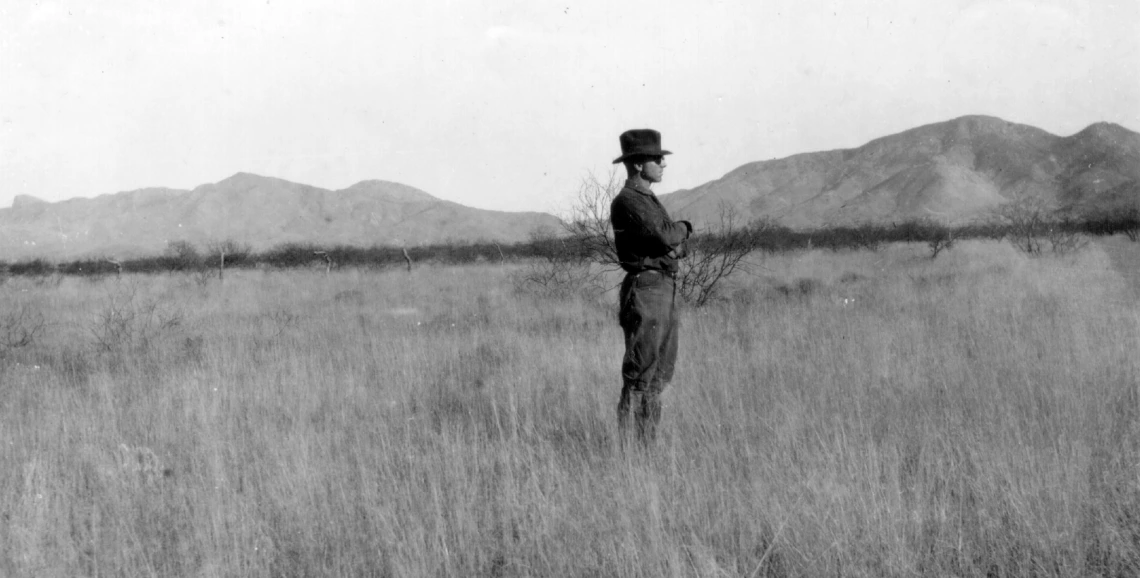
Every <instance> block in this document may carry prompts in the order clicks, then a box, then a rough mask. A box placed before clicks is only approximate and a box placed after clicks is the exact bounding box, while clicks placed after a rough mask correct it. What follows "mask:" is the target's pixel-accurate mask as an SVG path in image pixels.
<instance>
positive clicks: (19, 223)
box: [0, 173, 559, 260]
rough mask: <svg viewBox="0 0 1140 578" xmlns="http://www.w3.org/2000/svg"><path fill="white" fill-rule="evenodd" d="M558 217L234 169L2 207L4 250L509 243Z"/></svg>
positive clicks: (386, 187)
mask: <svg viewBox="0 0 1140 578" xmlns="http://www.w3.org/2000/svg"><path fill="white" fill-rule="evenodd" d="M558 226H559V221H558V220H557V219H556V218H554V217H552V216H550V215H547V214H544V213H510V212H503V211H486V210H481V209H473V208H471V207H466V206H463V205H460V204H458V203H452V202H449V201H443V200H440V199H437V198H435V197H433V196H431V195H429V194H427V193H425V192H423V191H420V190H418V189H414V188H412V187H409V186H406V185H401V184H399V183H391V182H386V181H363V182H360V183H357V184H355V185H353V186H351V187H349V188H347V189H343V190H339V191H330V190H326V189H321V188H318V187H312V186H309V185H304V184H299V183H292V182H289V181H285V180H282V179H276V178H270V177H262V176H257V175H252V174H248V173H238V174H236V175H234V176H232V177H230V178H228V179H225V180H223V181H221V182H218V183H214V184H206V185H201V186H199V187H197V188H195V189H194V190H191V191H185V190H176V189H161V188H154V189H140V190H137V191H130V192H124V193H117V194H113V195H102V196H99V197H96V198H94V199H71V200H68V201H63V202H59V203H46V202H43V201H40V200H38V199H35V198H32V197H27V196H21V197H17V198H16V200H15V202H13V206H12V207H11V208H9V209H0V259H9V260H11V259H19V258H25V257H32V256H42V257H47V258H53V259H59V258H74V257H79V256H112V255H114V256H120V257H125V256H134V255H148V254H150V255H152V254H158V253H160V252H162V251H163V250H164V249H165V248H166V246H167V243H168V242H170V241H189V242H191V243H195V244H199V245H200V244H204V243H208V242H211V241H220V240H225V239H233V240H236V241H239V242H242V243H248V244H250V245H251V246H253V247H254V249H266V248H269V247H271V246H274V245H278V244H281V243H287V242H312V243H319V244H322V245H332V244H347V245H364V246H367V245H373V244H392V245H399V244H407V245H419V244H427V243H440V242H448V241H456V242H467V241H480V240H485V241H500V242H513V241H521V240H525V239H526V238H527V236H528V234H529V233H530V231H531V230H533V229H535V228H538V227H551V228H555V229H557V228H558Z"/></svg>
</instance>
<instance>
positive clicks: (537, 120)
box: [0, 0, 1140, 211]
mask: <svg viewBox="0 0 1140 578" xmlns="http://www.w3.org/2000/svg"><path fill="white" fill-rule="evenodd" d="M334 6H335V7H334ZM619 6H620V7H619ZM965 114H988V115H993V116H998V117H1001V118H1004V119H1006V120H1009V121H1013V122H1021V123H1026V124H1031V125H1034V126H1038V127H1040V128H1043V129H1045V130H1048V131H1050V132H1053V133H1055V134H1060V135H1068V134H1072V133H1074V132H1076V131H1078V130H1080V129H1081V128H1084V127H1085V126H1086V125H1088V124H1090V123H1092V122H1096V121H1100V120H1105V121H1110V122H1115V123H1118V124H1122V125H1124V126H1126V127H1128V128H1130V129H1132V130H1140V0H1121V1H1112V0H1097V1H1092V0H1088V1H1070V2H1066V1H1060V0H1053V1H1050V0H1040V1H1030V0H1008V1H1003V0H992V1H986V0H939V1H930V0H914V1H902V0H888V1H883V0H855V1H851V0H848V1H830V0H806V1H805V0H776V1H771V0H769V1H757V0H724V1H720V2H717V1H715V0H704V1H701V2H680V1H674V0H656V1H652V2H648V1H640V0H635V1H628V0H627V1H623V2H612V1H610V0H588V1H578V0H562V1H560V2H547V1H535V0H517V1H506V0H500V1H483V2H460V1H446V0H428V1H408V2H404V1H400V2H390V1H387V2H375V1H360V2H339V3H337V2H329V1H321V2H317V1H313V2H300V1H297V0H257V1H246V0H207V1H199V2H177V3H176V2H155V1H153V0H139V1H135V0H100V1H99V2H92V1H90V0H88V1H40V2H33V1H30V0H0V207H7V206H9V205H10V203H11V199H12V197H14V196H15V195H17V194H30V195H34V196H37V197H40V198H43V199H46V200H52V201H55V200H63V199H66V198H71V197H77V196H95V195H98V194H104V193H113V192H119V191H124V190H132V189H137V188H142V187H149V186H169V187H175V188H192V187H194V186H197V185H199V184H203V183H208V182H216V181H219V180H221V179H224V178H226V177H228V176H230V175H231V174H233V173H235V172H238V171H245V172H252V173H257V174H261V175H267V176H275V177H280V178H284V179H288V180H291V181H296V182H301V183H306V184H311V185H316V186H319V187H325V188H329V189H338V188H343V187H347V186H349V185H351V184H353V183H355V182H358V181H361V180H365V179H384V180H391V181H397V182H401V183H405V184H408V185H411V186H414V187H418V188H420V189H423V190H425V191H427V192H428V193H431V194H432V195H435V196H437V197H440V198H444V199H448V200H453V201H457V202H460V203H463V204H466V205H470V206H475V207H480V208H489V209H503V210H545V211H557V210H560V209H562V208H564V207H565V206H566V205H567V204H568V203H569V199H570V197H571V196H572V194H573V192H574V191H575V189H576V186H577V184H578V182H579V180H580V179H581V178H582V176H583V175H584V174H585V173H586V172H587V171H594V172H596V173H601V174H604V173H605V172H606V171H608V170H609V169H610V167H611V165H610V161H611V160H612V159H613V158H615V157H617V156H618V154H620V150H619V147H618V140H617V137H618V134H619V133H621V132H622V131H623V130H625V129H628V128H642V127H651V128H656V129H658V130H660V131H662V133H663V135H664V138H663V140H664V146H665V148H668V149H670V150H672V151H673V152H674V155H673V156H671V157H670V158H669V168H668V169H667V170H666V175H665V182H663V183H662V184H661V185H659V186H658V187H657V190H658V192H669V191H672V190H676V189H679V188H690V187H693V186H696V185H699V184H701V183H704V182H707V181H709V180H712V179H715V178H718V177H720V176H721V175H723V174H724V173H726V172H728V171H730V170H732V169H733V168H736V167H737V166H740V165H741V164H744V163H747V162H751V161H756V160H763V159H770V158H779V157H784V156H788V155H791V154H795V153H800V152H809V151H816V150H826V149H835V148H846V147H852V146H858V145H860V144H863V143H864V142H866V141H868V140H870V139H872V138H876V137H879V136H883V135H886V134H890V133H894V132H898V131H900V130H905V129H907V128H911V127H914V126H918V125H920V124H926V123H931V122H938V121H943V120H947V119H950V118H953V117H956V116H961V115H965Z"/></svg>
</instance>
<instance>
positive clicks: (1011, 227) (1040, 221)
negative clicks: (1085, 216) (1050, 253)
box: [995, 195, 1054, 255]
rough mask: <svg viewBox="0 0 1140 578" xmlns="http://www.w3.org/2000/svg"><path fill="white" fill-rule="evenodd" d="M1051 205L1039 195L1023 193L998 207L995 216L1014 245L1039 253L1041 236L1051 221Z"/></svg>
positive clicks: (1029, 251)
mask: <svg viewBox="0 0 1140 578" xmlns="http://www.w3.org/2000/svg"><path fill="white" fill-rule="evenodd" d="M1053 213H1054V210H1053V207H1052V206H1050V205H1049V204H1048V203H1046V202H1045V201H1044V200H1043V199H1041V198H1040V197H1036V196H1032V195H1024V196H1021V197H1018V198H1016V199H1014V200H1013V201H1010V202H1008V203H1006V204H1004V205H1002V206H1001V207H998V209H997V212H996V213H995V216H996V217H997V218H998V220H999V221H1000V222H1001V224H1002V225H1004V226H1005V229H1006V231H1007V234H1008V235H1009V237H1010V240H1011V241H1012V242H1013V244H1014V246H1016V247H1017V248H1019V249H1021V250H1022V251H1025V252H1026V253H1029V254H1030V255H1039V254H1041V238H1042V237H1044V236H1045V234H1046V233H1047V232H1048V230H1049V228H1050V226H1051V225H1052V221H1053Z"/></svg>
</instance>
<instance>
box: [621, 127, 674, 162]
mask: <svg viewBox="0 0 1140 578" xmlns="http://www.w3.org/2000/svg"><path fill="white" fill-rule="evenodd" d="M618 141H620V142H621V156H620V157H618V158H616V159H614V164H615V165H616V164H618V163H620V162H622V161H624V160H626V159H628V158H632V157H642V156H646V157H659V156H664V155H671V154H673V153H671V152H669V151H666V150H661V133H659V132H657V131H655V130H653V129H651V128H635V129H633V130H627V131H625V132H623V133H621V136H620V137H618Z"/></svg>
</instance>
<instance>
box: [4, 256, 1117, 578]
mask: <svg viewBox="0 0 1140 578" xmlns="http://www.w3.org/2000/svg"><path fill="white" fill-rule="evenodd" d="M1121 247H1123V249H1121V250H1124V251H1127V250H1128V248H1129V247H1128V246H1127V245H1121ZM1131 250H1132V251H1137V250H1140V248H1138V247H1136V246H1135V244H1132V246H1131ZM1114 259H1115V260H1114ZM1114 262H1119V257H1113V258H1110V256H1109V254H1108V253H1106V252H1105V250H1104V248H1102V247H1101V246H1099V245H1095V244H1094V245H1091V246H1089V247H1087V248H1085V249H1084V250H1083V251H1081V252H1080V253H1078V254H1075V255H1070V256H1066V257H1052V256H1048V257H1041V258H1029V257H1026V256H1025V255H1023V254H1021V253H1018V252H1017V251H1015V250H1014V249H1013V248H1011V247H1010V246H1009V245H1007V244H1000V243H982V242H963V243H960V244H959V245H958V246H956V247H955V248H954V249H953V250H951V251H950V252H949V253H944V254H942V255H940V256H939V257H938V259H936V260H933V261H932V260H931V259H930V258H929V254H928V253H927V251H926V250H925V247H922V246H904V245H897V246H890V247H886V248H884V249H882V250H879V251H876V252H853V253H831V252H820V251H814V252H801V253H796V254H788V255H778V256H756V257H755V258H754V259H753V262H752V264H751V267H750V269H749V273H747V274H742V275H740V276H738V277H736V278H734V279H733V280H732V284H731V285H730V286H728V287H726V288H725V291H724V292H723V295H724V298H723V299H721V300H719V301H718V302H716V303H714V304H713V305H710V306H708V307H705V308H701V309H690V310H685V311H684V314H683V315H684V317H683V329H682V331H683V334H682V351H681V356H680V361H679V365H678V374H677V377H676V379H675V381H674V383H673V384H672V385H671V386H670V389H669V390H668V392H667V394H666V399H665V403H666V409H665V418H664V421H663V431H662V432H661V436H660V438H659V439H658V442H657V444H656V446H655V447H653V448H650V449H648V450H644V451H643V450H636V451H632V450H627V451H622V450H621V449H620V448H619V445H618V443H617V442H616V440H615V437H614V436H615V423H614V422H615V419H614V405H615V404H616V401H617V394H618V391H619V388H620V379H619V377H618V368H619V365H620V360H621V354H622V351H621V347H622V345H621V332H620V329H619V328H618V326H617V322H616V305H615V301H616V298H615V297H614V295H613V294H612V292H611V293H609V294H604V295H593V294H586V295H581V296H574V297H572V298H569V299H554V298H550V297H539V296H535V295H531V294H528V293H526V292H520V291H518V290H517V289H516V288H515V284H514V283H513V281H512V280H513V279H515V278H516V276H517V274H518V272H519V271H520V270H521V269H522V268H524V267H525V265H523V264H513V265H507V266H500V265H483V266H470V267H452V268H442V267H440V268H432V267H424V268H420V269H417V270H415V271H414V272H412V273H410V274H409V273H405V272H403V271H388V272H370V271H363V270H359V271H358V270H349V271H339V272H338V271H334V272H333V273H332V274H331V275H330V276H326V275H325V274H324V271H323V270H322V271H319V272H317V271H291V272H263V271H234V272H230V273H227V276H226V279H225V283H224V284H219V283H218V282H217V281H216V280H214V281H213V282H212V283H209V284H205V285H203V284H200V283H198V282H197V281H196V280H195V279H193V278H191V277H189V276H180V275H168V276H130V275H125V276H123V277H122V278H120V279H116V278H114V277H110V278H106V279H104V280H102V281H94V282H93V281H87V280H81V279H75V278H66V279H63V280H62V282H60V283H58V284H57V283H50V282H49V283H42V282H41V283H38V284H37V283H36V282H33V281H30V280H27V279H15V278H13V279H9V280H7V281H6V282H5V283H3V284H2V285H0V323H5V322H6V323H7V324H8V327H7V329H14V327H13V326H14V325H24V326H26V325H28V324H34V323H35V322H36V320H37V319H38V316H40V315H42V317H43V319H44V322H45V324H44V327H43V329H42V331H40V332H39V333H37V334H35V336H34V337H35V340H34V342H33V343H31V344H30V345H27V346H24V347H18V348H16V347H5V346H4V345H3V342H0V440H3V442H2V445H0V575H3V576H37V577H39V576H201V577H214V576H243V577H244V576H1136V575H1138V574H1140V353H1138V352H1140V304H1138V302H1137V299H1138V293H1137V291H1136V289H1135V287H1132V286H1130V281H1129V280H1128V279H1129V277H1128V276H1127V275H1122V274H1121V272H1120V270H1119V267H1118V266H1114ZM613 281H614V282H616V278H615V279H614V280H613ZM5 312H8V314H7V316H5ZM16 312H24V315H23V316H20V315H16V314H15V313H16ZM5 320H7V321H5ZM4 329H5V328H4V327H0V338H3V337H4V335H5V334H4V332H3V330H4Z"/></svg>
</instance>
